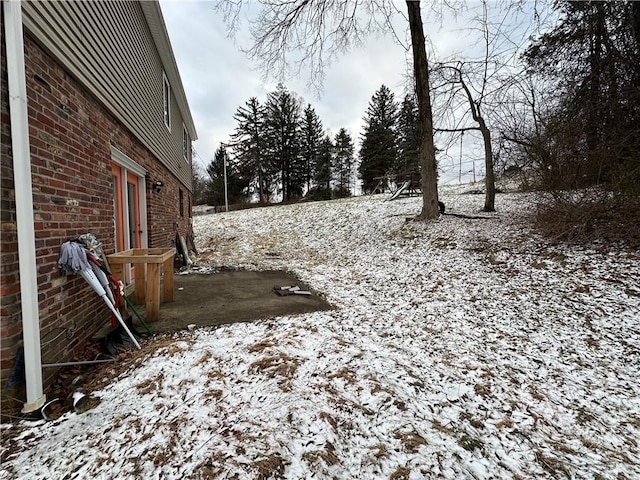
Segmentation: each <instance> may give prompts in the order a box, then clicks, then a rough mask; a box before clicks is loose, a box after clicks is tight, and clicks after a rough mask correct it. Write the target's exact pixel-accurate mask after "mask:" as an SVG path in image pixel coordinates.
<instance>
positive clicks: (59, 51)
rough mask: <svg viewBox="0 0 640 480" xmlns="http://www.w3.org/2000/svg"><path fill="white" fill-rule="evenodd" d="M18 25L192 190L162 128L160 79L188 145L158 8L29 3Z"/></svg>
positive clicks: (170, 134)
mask: <svg viewBox="0 0 640 480" xmlns="http://www.w3.org/2000/svg"><path fill="white" fill-rule="evenodd" d="M23 22H24V26H25V29H26V31H27V32H28V33H29V34H30V35H31V36H32V38H34V39H35V40H36V41H37V42H38V43H40V44H41V45H42V47H43V48H44V49H45V50H47V51H48V52H49V53H50V54H51V55H52V56H53V57H54V58H55V59H56V60H57V61H58V62H59V63H60V64H61V65H62V66H63V67H64V68H65V70H67V71H68V72H69V73H70V74H71V75H72V76H73V77H75V78H76V80H78V81H79V82H80V83H81V84H82V85H83V86H84V87H86V88H87V89H88V90H89V91H90V92H91V93H92V94H93V95H94V96H95V97H96V99H97V100H98V101H100V102H101V103H102V104H103V105H104V106H105V108H106V109H107V110H108V111H109V112H110V113H111V114H113V115H114V116H115V117H116V118H117V119H118V120H119V121H121V122H122V123H123V124H124V125H125V126H126V127H127V128H128V129H129V130H130V131H131V132H132V133H133V134H134V135H135V136H136V137H137V138H138V139H139V140H140V142H141V143H142V144H143V145H145V146H146V147H147V148H148V149H149V150H150V151H151V152H152V153H153V154H154V155H155V156H156V157H157V158H158V159H159V160H160V161H161V162H162V163H163V164H164V165H165V166H166V167H167V168H168V169H169V170H170V171H171V172H172V173H173V174H174V175H175V176H176V177H177V178H178V179H179V180H180V181H181V182H182V183H183V184H184V185H185V186H187V187H188V188H189V189H191V171H190V168H185V165H184V158H183V138H182V137H183V132H182V131H180V129H174V130H170V129H168V128H167V127H166V125H165V121H164V119H165V111H164V110H165V108H164V107H165V105H164V104H163V88H164V82H163V78H166V79H167V81H168V83H169V85H170V95H169V97H170V98H169V99H168V100H169V101H168V112H167V113H168V120H169V125H171V124H174V122H175V124H176V125H185V126H187V128H188V129H189V133H190V137H191V139H195V138H196V133H195V129H194V127H193V119H192V118H191V113H190V112H189V107H188V104H187V101H186V97H185V95H184V90H183V88H182V82H181V81H180V76H179V74H178V69H177V66H176V64H175V59H174V58H173V53H172V51H171V46H170V44H169V39H168V36H167V33H166V29H165V27H164V22H163V20H162V14H161V11H160V7H159V5H158V3H157V2H155V1H144V2H137V1H127V2H43V1H34V2H32V1H29V2H24V4H23ZM45 80H46V79H45Z"/></svg>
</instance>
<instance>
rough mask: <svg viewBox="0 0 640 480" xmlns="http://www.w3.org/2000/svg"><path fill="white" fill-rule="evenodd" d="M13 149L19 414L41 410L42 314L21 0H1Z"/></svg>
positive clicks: (42, 403) (42, 396) (43, 397)
mask: <svg viewBox="0 0 640 480" xmlns="http://www.w3.org/2000/svg"><path fill="white" fill-rule="evenodd" d="M2 5H3V7H4V24H5V39H6V40H5V43H6V48H7V76H8V87H9V114H10V118H11V148H12V152H13V178H14V184H15V200H16V223H17V233H18V256H19V262H20V264H19V265H20V299H21V302H22V337H23V343H24V365H25V378H26V386H27V402H26V403H25V404H24V406H23V408H22V412H23V413H30V412H34V411H36V410H38V409H40V408H41V407H42V406H43V405H44V403H45V400H46V396H45V395H44V393H43V387H42V356H41V351H40V313H39V310H38V280H37V278H38V276H37V270H36V245H35V242H36V239H35V231H34V228H33V220H34V219H33V194H32V185H31V155H30V152H29V116H28V111H27V82H26V74H25V67H24V37H23V31H22V5H21V3H20V0H9V1H3V2H2Z"/></svg>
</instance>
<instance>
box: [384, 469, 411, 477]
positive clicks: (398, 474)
mask: <svg viewBox="0 0 640 480" xmlns="http://www.w3.org/2000/svg"><path fill="white" fill-rule="evenodd" d="M409 475H411V469H409V468H407V467H398V468H397V469H396V471H395V472H393V473H392V474H391V476H390V477H389V480H409Z"/></svg>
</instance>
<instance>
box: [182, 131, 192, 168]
mask: <svg viewBox="0 0 640 480" xmlns="http://www.w3.org/2000/svg"><path fill="white" fill-rule="evenodd" d="M182 155H183V157H184V159H185V160H186V162H187V163H188V164H191V142H190V141H189V131H188V130H187V127H185V126H184V125H182Z"/></svg>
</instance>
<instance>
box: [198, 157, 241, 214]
mask: <svg viewBox="0 0 640 480" xmlns="http://www.w3.org/2000/svg"><path fill="white" fill-rule="evenodd" d="M225 163H226V171H227V172H226V177H227V178H226V182H227V199H228V200H229V202H230V203H237V202H240V201H243V200H245V198H246V190H248V181H246V180H245V179H243V178H242V176H241V175H240V173H239V171H238V168H237V165H236V164H235V163H234V162H232V161H231V159H230V158H229V154H228V153H227V150H226V148H225V147H224V146H223V145H221V146H219V147H218V149H217V150H216V153H215V155H214V157H213V160H211V163H210V164H209V165H207V173H208V174H209V178H210V180H209V181H208V182H207V192H206V198H207V204H209V205H224V203H225V196H224V190H225Z"/></svg>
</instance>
